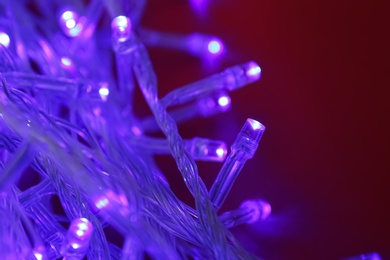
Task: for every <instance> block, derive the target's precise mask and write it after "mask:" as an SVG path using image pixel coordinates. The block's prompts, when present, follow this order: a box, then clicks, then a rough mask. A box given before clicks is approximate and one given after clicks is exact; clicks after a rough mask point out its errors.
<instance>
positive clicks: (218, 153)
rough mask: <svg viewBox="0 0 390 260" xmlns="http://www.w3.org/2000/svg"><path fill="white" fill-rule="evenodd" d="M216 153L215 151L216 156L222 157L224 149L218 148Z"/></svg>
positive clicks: (224, 152) (224, 153)
mask: <svg viewBox="0 0 390 260" xmlns="http://www.w3.org/2000/svg"><path fill="white" fill-rule="evenodd" d="M216 153H217V155H218V157H220V158H222V157H224V156H225V155H226V150H225V149H223V148H218V149H217V151H216Z"/></svg>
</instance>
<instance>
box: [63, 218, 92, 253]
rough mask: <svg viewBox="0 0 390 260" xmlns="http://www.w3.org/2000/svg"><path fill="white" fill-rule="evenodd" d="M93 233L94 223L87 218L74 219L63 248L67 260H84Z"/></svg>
mask: <svg viewBox="0 0 390 260" xmlns="http://www.w3.org/2000/svg"><path fill="white" fill-rule="evenodd" d="M92 233H93V226H92V223H91V222H90V221H89V220H88V219H86V218H77V219H74V220H73V221H72V222H71V224H70V226H69V229H68V232H67V234H66V238H65V244H64V248H63V255H64V257H65V258H66V259H82V258H83V257H84V256H85V255H86V253H87V251H88V248H89V244H90V241H91V237H92Z"/></svg>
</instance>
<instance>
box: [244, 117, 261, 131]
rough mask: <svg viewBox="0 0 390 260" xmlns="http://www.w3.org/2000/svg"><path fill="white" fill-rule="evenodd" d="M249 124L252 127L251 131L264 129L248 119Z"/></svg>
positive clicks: (259, 124)
mask: <svg viewBox="0 0 390 260" xmlns="http://www.w3.org/2000/svg"><path fill="white" fill-rule="evenodd" d="M248 122H249V124H250V125H251V126H252V128H253V130H259V129H261V128H262V127H264V126H263V125H262V124H261V123H260V122H259V121H256V120H254V119H248Z"/></svg>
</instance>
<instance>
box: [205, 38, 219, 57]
mask: <svg viewBox="0 0 390 260" xmlns="http://www.w3.org/2000/svg"><path fill="white" fill-rule="evenodd" d="M207 49H208V50H209V52H210V53H212V54H218V53H220V52H221V51H222V44H221V42H220V41H217V40H212V41H210V42H209V44H208V46H207Z"/></svg>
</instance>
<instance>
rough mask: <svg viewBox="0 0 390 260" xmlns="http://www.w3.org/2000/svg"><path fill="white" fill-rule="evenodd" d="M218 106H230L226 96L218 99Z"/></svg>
mask: <svg viewBox="0 0 390 260" xmlns="http://www.w3.org/2000/svg"><path fill="white" fill-rule="evenodd" d="M218 104H219V105H220V106H221V107H226V106H228V105H229V104H230V98H229V97H228V96H222V97H220V98H218Z"/></svg>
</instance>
